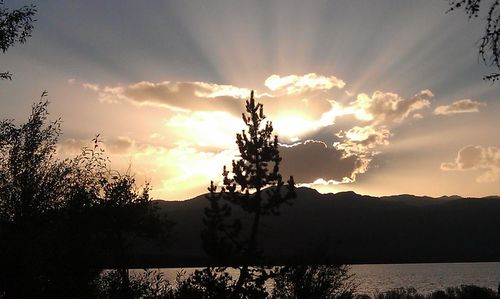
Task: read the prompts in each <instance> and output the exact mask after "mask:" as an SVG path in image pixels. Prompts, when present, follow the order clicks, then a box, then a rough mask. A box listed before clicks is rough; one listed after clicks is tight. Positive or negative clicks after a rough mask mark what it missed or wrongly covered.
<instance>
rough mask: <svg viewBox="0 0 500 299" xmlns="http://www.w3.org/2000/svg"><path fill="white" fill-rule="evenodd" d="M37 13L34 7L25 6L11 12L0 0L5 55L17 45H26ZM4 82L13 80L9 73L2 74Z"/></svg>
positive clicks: (1, 44) (0, 39)
mask: <svg viewBox="0 0 500 299" xmlns="http://www.w3.org/2000/svg"><path fill="white" fill-rule="evenodd" d="M35 13H36V7H35V6H34V5H25V6H23V7H21V8H19V9H15V10H10V9H8V8H6V7H5V6H4V3H3V0H0V49H1V50H2V52H3V53H5V52H6V51H7V50H8V49H9V48H10V47H12V46H13V45H14V44H15V43H21V44H23V43H25V42H26V39H27V38H28V37H30V36H31V31H32V30H33V22H34V21H35V20H34V19H33V17H34V16H35ZM0 78H1V79H2V80H5V79H8V80H11V79H12V74H11V73H9V72H0Z"/></svg>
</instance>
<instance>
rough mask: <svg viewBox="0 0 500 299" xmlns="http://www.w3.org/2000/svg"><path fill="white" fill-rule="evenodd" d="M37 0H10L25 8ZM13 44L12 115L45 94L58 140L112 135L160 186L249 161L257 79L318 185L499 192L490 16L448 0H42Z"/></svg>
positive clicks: (499, 124)
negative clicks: (242, 149)
mask: <svg viewBox="0 0 500 299" xmlns="http://www.w3.org/2000/svg"><path fill="white" fill-rule="evenodd" d="M29 3H31V2H30V1H24V0H21V1H20V0H16V1H13V0H6V1H5V5H6V6H7V7H10V8H18V7H20V6H21V5H22V4H29ZM36 5H37V8H38V13H37V16H36V18H37V21H36V23H35V24H34V26H35V29H34V31H33V36H32V37H31V38H30V39H29V40H28V41H27V42H26V43H25V44H23V45H16V46H15V47H13V48H11V49H9V51H8V52H6V53H5V54H2V55H0V66H1V68H2V71H5V70H8V71H10V72H12V73H13V74H14V77H13V80H12V81H1V82H0V97H1V101H0V118H1V119H6V118H9V119H15V120H17V121H18V122H22V121H25V120H26V119H27V117H28V115H29V112H30V107H31V105H32V104H33V103H35V102H36V101H38V99H39V97H40V95H41V93H42V91H44V90H47V91H48V94H49V100H50V103H51V104H50V106H49V112H50V117H51V119H57V118H59V117H60V118H61V119H62V121H63V123H62V130H63V134H62V136H61V137H60V140H59V146H58V155H59V156H60V157H61V158H63V157H72V156H75V155H77V154H78V153H79V152H80V151H81V148H82V147H84V146H86V145H89V144H90V143H91V139H92V138H93V137H94V136H95V135H96V134H100V138H101V140H102V141H103V147H104V148H105V149H106V153H107V154H108V155H109V157H110V160H111V161H112V165H111V167H112V168H113V169H118V170H120V171H127V169H130V171H131V172H132V173H134V174H135V176H136V178H137V180H138V181H139V182H142V181H146V180H147V181H150V182H151V185H152V187H153V193H152V194H153V196H154V197H155V198H157V199H169V200H181V199H188V198H191V197H194V196H196V195H199V194H201V193H204V192H206V190H207V189H206V188H207V187H208V185H209V184H210V181H211V180H214V181H215V182H220V181H221V179H222V168H223V166H224V165H230V162H231V160H232V159H237V158H238V156H237V155H238V151H237V146H236V144H235V135H236V133H239V132H241V130H242V129H244V124H243V121H242V120H241V113H242V112H243V111H244V107H245V100H246V99H248V97H249V95H250V91H251V90H255V97H256V100H257V101H258V102H260V103H262V104H263V105H264V114H265V115H266V116H267V119H268V120H270V121H272V123H273V126H274V132H275V133H276V134H277V135H278V136H279V140H280V154H281V156H282V158H283V161H282V165H281V172H282V174H283V176H284V177H287V176H289V175H293V176H294V178H295V181H296V182H297V183H299V184H300V185H303V186H309V187H311V188H315V189H317V190H318V191H320V192H323V193H326V192H340V191H348V190H352V191H355V192H357V193H361V194H368V195H375V196H380V195H393V194H405V193H407V194H416V195H429V196H434V197H437V196H443V195H461V196H468V197H474V196H488V195H500V138H499V136H500V134H499V133H500V117H499V116H500V85H499V83H496V84H492V83H490V82H485V81H483V80H482V76H483V75H485V74H488V72H489V71H491V70H489V69H488V68H487V67H485V66H484V65H482V64H481V63H479V60H478V55H477V41H478V39H479V37H480V36H481V34H482V32H483V29H484V26H485V25H484V22H483V20H482V18H481V17H480V18H478V19H472V20H469V19H468V18H467V16H466V14H465V13H464V12H462V11H456V12H452V13H446V11H447V9H448V2H447V1H438V0H436V1H409V0H402V1H369V0H356V1H348V0H341V1H333V0H312V1H294V0H259V1H257V0H256V1H234V0H211V1H203V0H190V1H181V0H179V1H160V0H158V1H131V0H120V1H100V0H86V1H66V0H50V1H49V0H40V1H37V2H36Z"/></svg>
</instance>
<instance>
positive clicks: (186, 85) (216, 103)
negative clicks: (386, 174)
mask: <svg viewBox="0 0 500 299" xmlns="http://www.w3.org/2000/svg"><path fill="white" fill-rule="evenodd" d="M270 82H271V83H270ZM273 82H274V83H273ZM266 83H267V84H271V86H273V88H275V92H274V93H259V92H256V94H255V98H256V100H257V101H259V102H260V103H262V104H263V105H264V107H265V111H266V115H269V116H270V117H271V118H272V119H276V118H277V117H280V116H284V115H286V116H290V115H291V116H295V117H297V116H300V117H301V118H303V119H306V120H309V121H311V120H317V119H319V118H321V117H322V115H323V114H324V113H327V112H329V111H330V110H331V109H332V107H333V106H332V101H331V100H330V99H329V98H328V96H327V95H325V94H323V92H326V91H328V90H330V89H335V88H341V87H342V86H344V85H345V83H344V82H343V81H342V80H340V79H337V78H336V77H334V76H330V77H325V76H319V75H316V74H314V73H311V74H307V75H304V76H297V75H290V76H285V77H279V76H277V75H272V76H270V77H269V78H268V79H267V80H266ZM82 86H83V87H84V88H86V89H89V90H93V91H95V92H97V94H98V97H99V100H100V101H102V102H107V103H120V102H128V103H133V104H136V105H148V106H156V107H162V108H167V109H170V110H172V111H177V112H185V113H187V112H191V113H194V112H227V113H230V114H232V115H233V116H236V117H238V118H239V117H240V116H241V112H242V111H244V108H245V100H246V99H248V97H249V96H250V90H249V89H247V88H240V87H236V86H232V85H220V84H214V83H207V82H190V81H185V82H171V81H163V82H147V81H142V82H138V83H134V84H130V85H126V86H121V85H117V86H104V87H99V86H98V85H97V84H91V83H83V84H82ZM283 90H285V91H286V92H285V93H283V92H282V91H283Z"/></svg>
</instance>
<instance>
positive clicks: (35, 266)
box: [0, 92, 72, 296]
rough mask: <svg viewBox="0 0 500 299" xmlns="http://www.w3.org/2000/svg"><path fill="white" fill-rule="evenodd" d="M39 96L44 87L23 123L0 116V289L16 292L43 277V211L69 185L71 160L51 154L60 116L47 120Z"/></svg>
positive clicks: (47, 252) (48, 223) (48, 220)
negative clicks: (58, 158) (0, 117)
mask: <svg viewBox="0 0 500 299" xmlns="http://www.w3.org/2000/svg"><path fill="white" fill-rule="evenodd" d="M45 97H46V93H45V92H44V93H43V94H42V96H41V99H40V101H39V102H38V103H36V104H34V105H33V107H32V111H31V116H30V117H29V119H28V121H27V122H26V123H25V124H22V125H20V126H17V125H16V124H15V123H14V122H13V121H12V120H3V121H1V122H0V238H1V239H2V242H1V243H2V246H0V264H1V265H0V289H1V290H7V291H9V292H10V293H13V294H16V295H17V296H20V295H22V294H30V293H31V294H33V293H36V290H40V289H41V288H42V286H44V285H45V284H46V282H47V281H48V279H49V278H48V277H49V276H50V272H51V271H50V270H49V268H50V267H51V266H52V265H50V261H49V260H50V259H48V258H47V257H50V256H53V251H52V249H53V248H51V246H49V245H53V243H51V242H49V241H48V240H50V239H51V238H52V237H54V236H53V232H54V230H53V229H52V228H53V227H54V226H53V224H54V221H53V220H54V218H53V217H50V216H49V215H51V214H52V213H53V212H54V211H56V210H57V209H59V208H60V207H61V206H62V205H63V202H64V200H65V195H66V194H67V191H68V190H69V187H70V186H71V185H70V184H69V182H70V180H71V176H72V168H71V163H70V162H69V161H68V160H62V161H60V160H57V159H55V157H54V156H55V153H56V146H57V140H58V137H59V134H60V124H61V122H60V120H55V121H53V122H50V123H48V124H47V115H48V112H47V105H48V102H47V101H46V100H45V99H44V98H45ZM51 251H52V252H51ZM9 292H8V294H9Z"/></svg>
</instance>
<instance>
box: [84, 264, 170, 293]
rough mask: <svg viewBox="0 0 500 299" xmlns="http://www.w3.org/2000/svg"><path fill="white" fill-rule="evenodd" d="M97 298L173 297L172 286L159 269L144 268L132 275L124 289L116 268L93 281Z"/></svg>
mask: <svg viewBox="0 0 500 299" xmlns="http://www.w3.org/2000/svg"><path fill="white" fill-rule="evenodd" d="M94 284H95V289H96V295H97V297H99V298H150V299H152V298H174V288H173V286H172V285H171V284H170V282H169V281H168V280H166V279H165V277H164V275H163V273H161V272H160V271H152V270H148V269H146V270H145V271H144V273H142V274H135V275H132V276H131V278H130V282H129V287H128V288H126V289H124V288H123V285H124V282H123V281H122V276H121V274H120V273H119V272H118V271H116V270H111V271H105V272H103V273H102V274H101V275H100V276H99V277H98V278H97V279H96V280H95V282H94Z"/></svg>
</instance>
